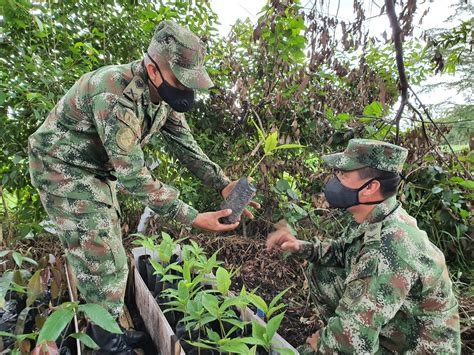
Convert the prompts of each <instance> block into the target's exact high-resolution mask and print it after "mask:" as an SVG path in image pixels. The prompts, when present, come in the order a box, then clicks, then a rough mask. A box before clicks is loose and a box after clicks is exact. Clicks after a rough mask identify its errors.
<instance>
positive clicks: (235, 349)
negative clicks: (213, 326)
mask: <svg viewBox="0 0 474 355" xmlns="http://www.w3.org/2000/svg"><path fill="white" fill-rule="evenodd" d="M219 351H221V352H222V351H227V352H230V353H236V354H245V355H247V354H248V353H249V348H248V346H247V345H245V343H243V342H242V340H241V339H239V338H234V339H229V340H228V341H226V342H225V343H224V344H223V345H222V346H220V347H219Z"/></svg>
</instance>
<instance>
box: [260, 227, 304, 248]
mask: <svg viewBox="0 0 474 355" xmlns="http://www.w3.org/2000/svg"><path fill="white" fill-rule="evenodd" d="M275 228H276V229H277V230H276V231H274V232H273V233H270V234H269V235H268V238H267V251H270V250H272V249H273V248H280V249H281V250H282V251H289V252H292V253H294V252H297V251H299V250H300V248H301V242H300V241H299V240H298V239H296V237H295V236H294V235H293V234H291V232H290V229H289V228H288V226H287V225H286V222H285V221H280V222H278V223H277V224H275Z"/></svg>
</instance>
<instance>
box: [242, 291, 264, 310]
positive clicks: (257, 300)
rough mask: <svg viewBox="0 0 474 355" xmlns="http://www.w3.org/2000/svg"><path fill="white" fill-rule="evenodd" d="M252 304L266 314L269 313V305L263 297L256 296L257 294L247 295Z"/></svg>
mask: <svg viewBox="0 0 474 355" xmlns="http://www.w3.org/2000/svg"><path fill="white" fill-rule="evenodd" d="M247 297H248V299H249V301H250V303H252V304H253V305H254V306H255V307H257V308H260V309H261V310H262V311H263V312H264V313H265V314H267V312H268V307H267V303H266V302H265V301H264V299H263V298H262V297H260V296H259V295H256V294H255V293H249V294H248V295H247Z"/></svg>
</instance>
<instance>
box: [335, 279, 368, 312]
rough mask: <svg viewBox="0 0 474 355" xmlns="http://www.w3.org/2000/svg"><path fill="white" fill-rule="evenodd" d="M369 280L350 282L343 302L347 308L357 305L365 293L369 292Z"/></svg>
mask: <svg viewBox="0 0 474 355" xmlns="http://www.w3.org/2000/svg"><path fill="white" fill-rule="evenodd" d="M367 285H368V279H356V280H353V281H351V282H349V283H348V284H347V286H346V289H345V291H344V295H343V296H342V299H341V301H342V302H344V303H345V304H346V305H347V306H349V307H350V306H352V305H354V304H356V303H357V302H358V301H359V300H360V299H361V297H362V295H363V294H364V293H366V292H367Z"/></svg>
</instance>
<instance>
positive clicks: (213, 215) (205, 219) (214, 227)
mask: <svg viewBox="0 0 474 355" xmlns="http://www.w3.org/2000/svg"><path fill="white" fill-rule="evenodd" d="M231 213H232V210H231V209H226V210H221V211H216V212H204V213H199V214H198V215H197V217H196V219H195V220H194V223H193V227H197V228H200V229H204V230H206V231H210V232H226V231H231V230H234V229H235V228H237V227H238V225H239V222H236V223H234V224H223V223H220V222H219V218H222V217H227V216H230V215H231Z"/></svg>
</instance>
